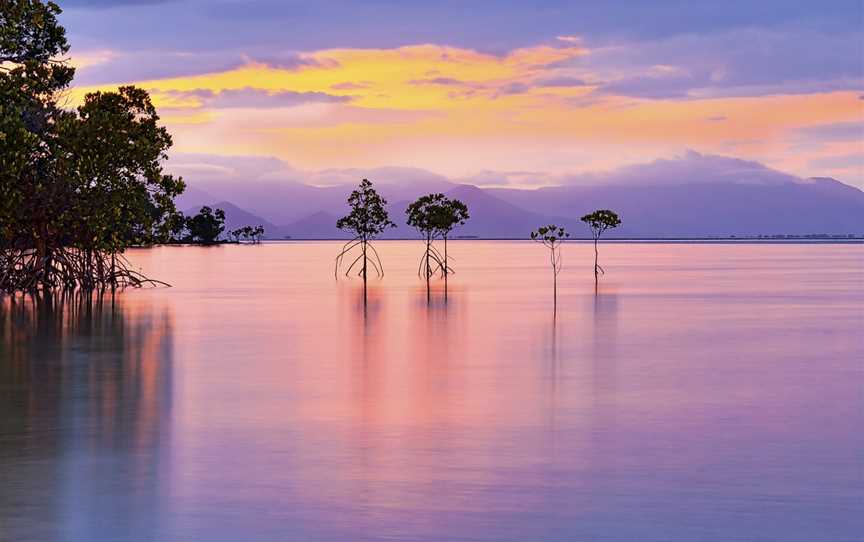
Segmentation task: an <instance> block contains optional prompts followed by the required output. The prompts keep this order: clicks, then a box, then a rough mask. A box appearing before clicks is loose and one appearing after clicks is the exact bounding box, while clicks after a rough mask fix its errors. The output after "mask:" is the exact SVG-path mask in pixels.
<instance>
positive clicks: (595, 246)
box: [594, 235, 600, 281]
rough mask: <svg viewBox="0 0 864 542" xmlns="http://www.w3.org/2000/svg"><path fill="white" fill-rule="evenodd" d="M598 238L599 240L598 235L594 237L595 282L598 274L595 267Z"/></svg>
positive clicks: (595, 263) (595, 264) (595, 266)
mask: <svg viewBox="0 0 864 542" xmlns="http://www.w3.org/2000/svg"><path fill="white" fill-rule="evenodd" d="M599 238H600V236H599V235H598V236H596V237H594V280H595V281H596V280H597V273H598V269H599V268H598V267H597V240H598V239H599Z"/></svg>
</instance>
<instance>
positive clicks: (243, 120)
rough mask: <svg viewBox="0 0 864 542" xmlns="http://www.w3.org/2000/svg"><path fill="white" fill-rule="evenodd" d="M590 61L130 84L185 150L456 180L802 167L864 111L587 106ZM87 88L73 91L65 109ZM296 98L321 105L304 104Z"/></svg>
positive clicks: (551, 57) (384, 56) (576, 46)
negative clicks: (801, 140) (813, 147)
mask: <svg viewBox="0 0 864 542" xmlns="http://www.w3.org/2000/svg"><path fill="white" fill-rule="evenodd" d="M590 54H591V52H590V51H589V50H587V49H585V48H584V47H583V46H582V45H581V43H580V41H579V39H578V38H577V37H572V36H561V37H559V38H558V39H557V41H556V42H555V44H553V45H539V46H536V47H527V48H522V49H516V50H513V51H511V52H509V53H507V54H504V55H492V54H487V53H481V52H478V51H474V50H470V49H462V48H456V47H447V46H440V45H432V44H423V45H415V46H408V47H399V48H394V49H328V50H322V51H315V52H310V53H304V54H303V55H301V58H302V59H304V60H306V61H308V62H304V63H303V64H302V65H300V66H299V67H296V68H293V69H290V70H289V69H279V68H276V67H272V66H268V65H265V64H261V63H255V62H252V61H250V62H249V63H247V64H246V65H244V66H241V67H239V68H236V69H231V70H227V71H223V72H218V73H210V74H205V75H197V76H189V77H177V78H166V79H160V80H151V81H140V82H138V83H137V84H138V85H139V86H142V87H144V88H147V89H150V91H151V93H152V95H153V99H154V102H155V103H156V105H157V107H159V108H161V110H162V111H163V120H164V121H165V122H166V123H167V124H168V125H169V128H170V129H171V130H172V131H173V132H174V133H175V136H176V137H175V141H176V145H177V150H180V151H188V152H209V153H214V152H215V153H220V154H256V155H260V154H269V155H274V156H277V157H280V158H283V159H286V160H288V161H289V162H292V163H294V164H296V165H297V166H299V167H343V166H377V165H411V166H419V167H425V168H427V169H431V170H435V171H441V172H443V173H450V174H457V175H459V174H468V173H473V172H475V171H479V170H482V169H489V168H499V167H506V168H509V169H531V170H540V171H550V172H572V171H579V170H583V169H587V168H596V167H613V166H616V165H620V164H621V163H622V162H626V161H628V160H631V161H639V160H644V159H650V158H653V157H656V156H657V154H658V153H669V152H680V151H681V150H682V149H684V148H697V149H698V150H700V151H703V152H720V153H726V154H738V155H741V156H744V157H748V158H755V159H759V160H761V161H765V162H767V163H768V164H770V165H773V166H775V167H782V166H786V165H789V164H793V165H794V164H796V163H797V164H798V165H799V166H800V162H795V161H794V160H792V159H789V158H788V157H786V155H787V154H789V152H788V149H787V143H786V142H785V141H784V138H783V136H784V134H786V133H787V132H788V131H789V130H794V129H795V128H797V127H801V126H806V125H813V124H819V123H830V122H840V121H848V120H857V119H862V103H864V102H862V101H861V100H860V99H859V98H858V95H857V93H853V92H830V93H817V94H809V95H807V94H804V95H777V96H762V97H741V98H711V99H693V98H690V99H681V100H671V99H670V100H648V99H634V98H625V97H617V96H601V95H598V96H595V94H594V93H593V91H594V89H595V88H596V84H595V83H592V82H591V81H594V80H596V77H592V74H590V73H587V74H586V73H584V72H583V73H579V74H578V77H577V76H576V75H577V74H574V73H572V68H570V67H568V66H572V65H573V63H577V64H578V62H579V61H580V59H581V58H582V57H584V56H585V55H590ZM667 68H668V67H658V68H657V69H660V70H664V69H667ZM544 81H546V82H549V81H551V82H553V83H544ZM250 89H251V90H254V91H261V93H263V95H265V96H269V95H277V94H279V93H282V94H286V93H288V94H291V96H297V99H296V100H293V101H292V102H291V103H287V102H286V103H285V104H281V105H280V104H276V105H275V106H272V107H268V108H267V109H262V108H260V107H256V106H255V104H254V103H250V104H248V105H247V106H244V104H243V102H242V100H239V99H237V96H239V95H240V94H241V91H244V92H246V91H249V90H250ZM91 90H94V88H92V87H91V88H78V89H75V90H74V91H73V93H72V95H73V100H80V99H81V97H82V96H83V94H84V93H86V92H88V91H91ZM223 94H230V95H231V96H233V97H234V98H235V99H232V100H231V101H230V102H229V103H230V107H224V106H223V107H221V108H215V107H211V106H208V100H207V99H204V98H202V96H211V97H214V96H215V97H219V96H220V95H223ZM303 96H310V97H311V96H318V97H323V98H328V99H323V98H322V99H319V100H312V99H310V101H309V103H303V99H302V97H303ZM329 98H332V99H329ZM295 101H296V102H297V103H293V102H295ZM223 102H225V100H223ZM652 153H653V155H652Z"/></svg>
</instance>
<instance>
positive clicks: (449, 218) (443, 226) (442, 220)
mask: <svg viewBox="0 0 864 542" xmlns="http://www.w3.org/2000/svg"><path fill="white" fill-rule="evenodd" d="M469 218H471V216H470V215H469V214H468V206H467V205H465V204H464V203H463V202H461V201H459V200H458V199H449V198H445V201H444V203H443V205H442V208H441V212H440V213H439V214H438V215H436V222H437V223H438V229H439V231H440V232H441V237H443V238H444V297H447V275H449V274H450V273H452V272H453V269H452V268H451V267H450V257H449V256H448V254H447V238H448V237H450V232H452V231H453V229H454V228H455V227H456V226H464V225H465V222H467V221H468V219H469Z"/></svg>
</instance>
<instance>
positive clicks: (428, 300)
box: [426, 236, 432, 305]
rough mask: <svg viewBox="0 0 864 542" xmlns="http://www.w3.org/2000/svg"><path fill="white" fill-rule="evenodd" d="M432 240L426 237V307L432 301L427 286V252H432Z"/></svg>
mask: <svg viewBox="0 0 864 542" xmlns="http://www.w3.org/2000/svg"><path fill="white" fill-rule="evenodd" d="M431 245H432V238H431V236H426V304H427V305H428V304H429V303H430V302H431V301H432V292H431V290H430V286H429V276H430V275H431V274H432V273H430V271H431V269H430V268H429V251H430V250H432V247H431Z"/></svg>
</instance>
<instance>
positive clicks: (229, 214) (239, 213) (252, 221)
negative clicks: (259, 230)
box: [183, 201, 282, 239]
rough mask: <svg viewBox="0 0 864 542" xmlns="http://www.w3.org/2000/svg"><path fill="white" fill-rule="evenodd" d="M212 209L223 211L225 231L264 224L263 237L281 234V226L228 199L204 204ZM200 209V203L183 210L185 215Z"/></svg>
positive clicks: (273, 236) (196, 212)
mask: <svg viewBox="0 0 864 542" xmlns="http://www.w3.org/2000/svg"><path fill="white" fill-rule="evenodd" d="M204 205H207V206H208V207H210V208H212V209H222V210H223V211H225V232H226V233H227V232H229V231H231V230H236V229H237V228H242V227H243V226H264V237H265V238H267V239H270V238H278V237H279V236H281V232H282V228H280V227H278V226H276V225H275V224H272V223H271V222H268V221H267V220H264V219H263V218H261V217H260V216H258V215H255V214H252V213H250V212H249V211H246V210H244V209H241V208H240V207H237V206H236V205H234V204H233V203H231V202H229V201H220V202H218V203H212V204H210V203H207V204H204ZM200 210H201V205H196V206H194V207H191V208H189V209H187V210H186V211H183V214H185V215H186V216H192V215H195V214H198V212H199V211H200Z"/></svg>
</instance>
